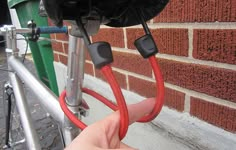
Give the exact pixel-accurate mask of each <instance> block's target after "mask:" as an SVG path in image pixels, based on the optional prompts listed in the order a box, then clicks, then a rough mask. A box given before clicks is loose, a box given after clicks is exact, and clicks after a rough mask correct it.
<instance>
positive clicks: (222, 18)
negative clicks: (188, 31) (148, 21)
mask: <svg viewBox="0 0 236 150" xmlns="http://www.w3.org/2000/svg"><path fill="white" fill-rule="evenodd" d="M235 6H236V1H235V0H227V1H222V0H215V1H213V0H212V1H209V0H185V1H184V0H171V1H170V2H169V4H168V5H167V6H166V8H165V9H164V11H162V12H161V14H160V15H159V16H157V17H156V18H155V19H154V22H215V21H219V22H234V21H236V7H235Z"/></svg>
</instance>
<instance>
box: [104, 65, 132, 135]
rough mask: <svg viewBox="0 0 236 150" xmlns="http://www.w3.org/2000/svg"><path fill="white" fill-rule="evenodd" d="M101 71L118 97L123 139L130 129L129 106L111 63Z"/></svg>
mask: <svg viewBox="0 0 236 150" xmlns="http://www.w3.org/2000/svg"><path fill="white" fill-rule="evenodd" d="M101 71H102V73H103V75H104V76H105V77H106V79H107V81H108V83H109V84H110V87H111V89H112V91H113V94H114V96H115V98H116V102H117V105H118V108H119V112H120V132H119V137H120V139H123V138H124V137H125V135H126V133H127V131H128V126H129V114H128V108H127V105H126V102H125V99H124V96H123V94H122V92H121V88H120V86H119V85H118V83H117V81H116V79H115V77H114V75H113V73H112V69H111V67H110V66H109V65H106V66H104V67H102V68H101Z"/></svg>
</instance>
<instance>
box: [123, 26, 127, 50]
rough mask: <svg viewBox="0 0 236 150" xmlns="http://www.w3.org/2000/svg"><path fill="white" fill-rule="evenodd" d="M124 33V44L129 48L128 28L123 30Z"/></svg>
mask: <svg viewBox="0 0 236 150" xmlns="http://www.w3.org/2000/svg"><path fill="white" fill-rule="evenodd" d="M123 33H124V43H125V48H128V46H127V45H128V44H127V32H126V28H123Z"/></svg>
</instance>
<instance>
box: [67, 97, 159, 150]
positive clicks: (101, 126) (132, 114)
mask: <svg viewBox="0 0 236 150" xmlns="http://www.w3.org/2000/svg"><path fill="white" fill-rule="evenodd" d="M154 104H155V98H148V99H146V100H144V101H142V102H139V103H137V104H132V105H128V112H129V123H130V124H132V123H134V122H135V121H137V120H138V119H140V118H141V117H143V116H145V115H147V114H149V113H150V112H151V111H152V109H153V107H154ZM119 128H120V113H119V111H116V112H114V113H112V114H111V115H109V116H108V117H106V118H105V119H103V120H101V121H98V122H96V123H94V124H92V125H90V126H88V127H87V128H85V129H84V130H83V131H82V132H81V133H80V135H79V136H77V137H76V138H75V139H74V140H73V141H72V143H71V144H70V145H69V146H68V147H67V148H66V150H99V149H100V150H101V149H114V150H115V149H116V150H134V148H132V147H130V146H128V145H126V144H124V143H122V142H121V141H120V139H119Z"/></svg>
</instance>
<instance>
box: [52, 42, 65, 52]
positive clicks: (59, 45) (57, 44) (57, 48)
mask: <svg viewBox="0 0 236 150" xmlns="http://www.w3.org/2000/svg"><path fill="white" fill-rule="evenodd" d="M52 49H53V50H54V51H57V52H62V53H64V51H63V47H62V43H61V42H52Z"/></svg>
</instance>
